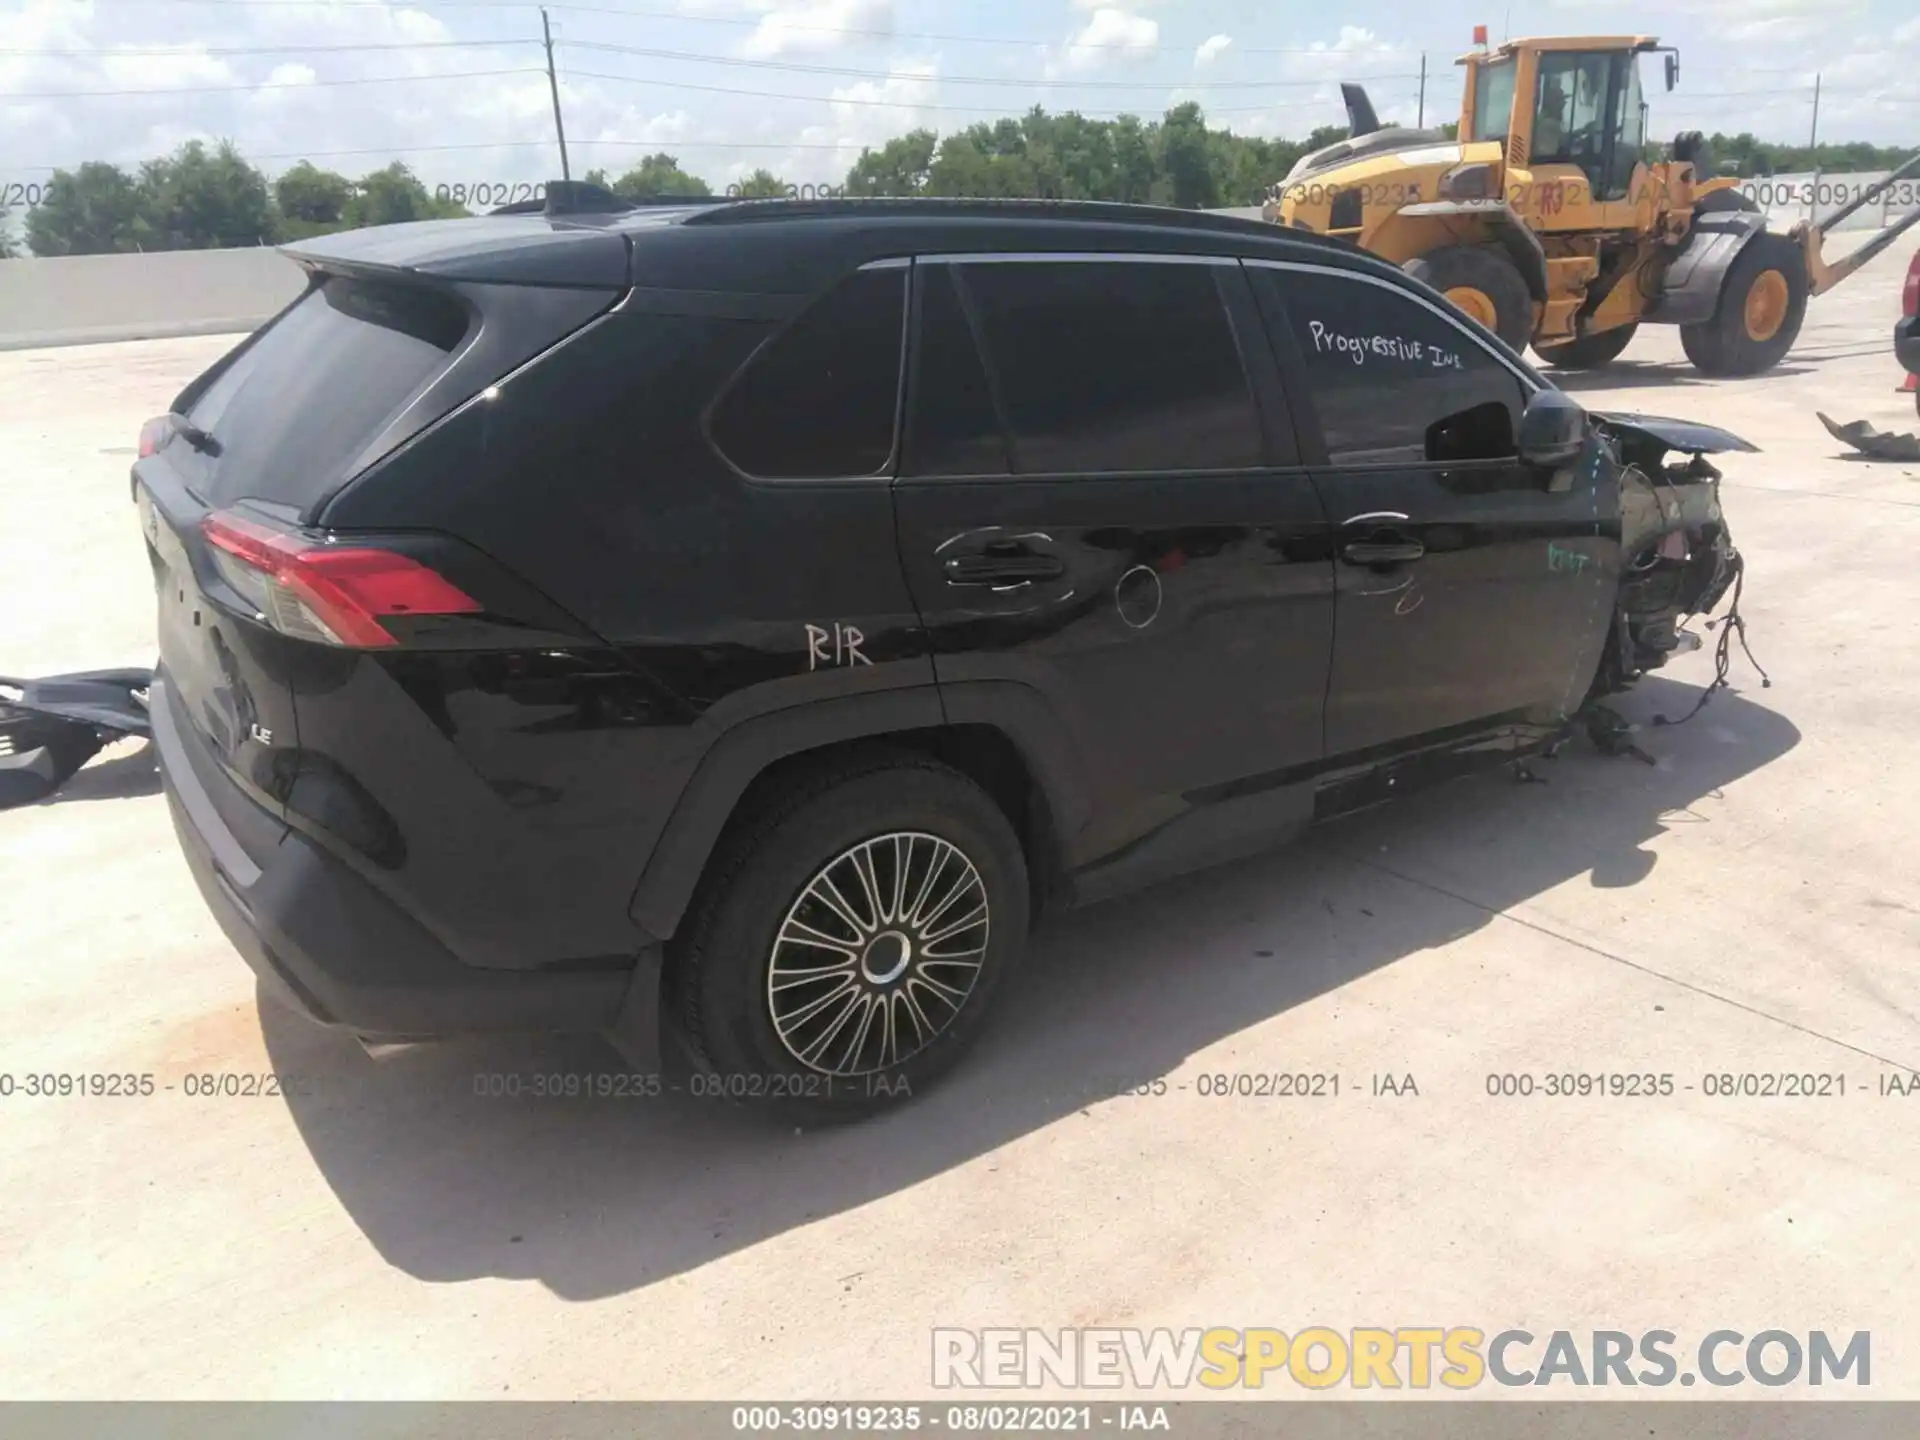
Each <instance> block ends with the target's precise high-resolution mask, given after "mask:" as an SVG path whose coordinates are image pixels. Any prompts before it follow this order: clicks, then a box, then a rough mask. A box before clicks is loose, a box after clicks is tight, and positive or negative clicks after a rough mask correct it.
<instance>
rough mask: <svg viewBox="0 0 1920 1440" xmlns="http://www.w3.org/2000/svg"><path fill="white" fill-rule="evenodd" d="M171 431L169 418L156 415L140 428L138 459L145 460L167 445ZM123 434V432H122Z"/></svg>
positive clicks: (171, 426)
mask: <svg viewBox="0 0 1920 1440" xmlns="http://www.w3.org/2000/svg"><path fill="white" fill-rule="evenodd" d="M172 429H173V419H172V417H171V416H167V415H158V416H155V417H154V418H153V419H151V420H149V421H147V423H146V424H144V425H142V426H141V427H140V458H141V459H142V460H144V459H146V458H147V456H149V455H151V454H153V452H154V451H156V450H158V449H159V448H160V447H161V446H162V445H164V444H166V443H167V435H168V433H169V432H170V431H171V430H172ZM122 433H124V432H122Z"/></svg>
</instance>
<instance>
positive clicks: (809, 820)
mask: <svg viewBox="0 0 1920 1440" xmlns="http://www.w3.org/2000/svg"><path fill="white" fill-rule="evenodd" d="M896 832H911V833H913V834H916V835H919V836H922V837H931V840H938V841H941V842H944V843H945V844H947V845H949V846H952V847H953V848H954V849H955V850H956V851H958V853H959V854H960V855H961V856H963V857H964V858H965V860H966V861H967V862H968V863H969V864H970V865H971V866H972V867H973V872H974V874H975V875H976V876H977V878H978V881H979V885H980V888H981V889H983V890H984V892H985V901H986V919H985V923H984V924H983V925H982V926H981V927H979V934H978V935H977V937H976V935H975V934H973V933H972V932H962V933H961V934H960V935H959V936H958V937H950V938H949V939H948V940H945V941H940V942H937V943H938V944H940V945H941V946H943V947H951V946H952V945H953V944H955V943H960V944H962V945H971V944H973V943H974V942H975V940H976V939H977V941H978V943H979V944H980V945H981V946H982V947H983V948H982V949H981V951H980V954H979V965H978V968H977V970H974V971H972V972H971V974H972V977H973V978H972V982H971V986H970V988H968V989H967V990H966V993H965V995H964V998H963V999H962V1000H961V1001H960V1002H959V1003H958V1004H957V1005H953V1006H949V1007H947V1010H946V1012H944V1014H937V1013H936V1009H937V1005H936V1002H937V991H934V990H932V989H930V988H928V986H927V984H926V983H925V982H926V978H927V976H928V974H929V973H932V974H933V976H934V978H936V979H940V980H941V981H942V983H946V984H948V985H949V987H950V988H955V987H957V985H958V982H959V978H960V977H961V976H963V975H965V974H966V973H968V972H967V971H965V970H964V968H962V967H963V966H964V964H965V963H966V962H964V961H954V960H946V961H944V962H943V961H941V960H939V959H937V958H936V959H934V960H933V964H934V965H936V966H939V967H942V968H940V969H939V970H936V971H934V972H929V971H927V970H926V969H925V966H926V964H927V955H926V953H925V950H924V949H921V950H914V949H911V948H908V947H907V946H904V945H903V946H901V947H900V948H899V949H898V950H892V951H888V952H887V953H886V956H885V960H884V961H882V962H877V963H879V964H880V965H881V966H882V967H883V968H890V964H889V962H892V961H895V960H897V961H898V962H899V963H900V964H901V965H902V966H903V967H904V968H903V970H902V972H901V973H900V974H899V976H898V979H897V981H896V982H895V983H892V984H890V985H876V984H874V983H873V975H872V972H871V971H870V970H869V971H867V972H865V973H862V971H861V968H860V962H859V960H857V959H849V961H847V962H846V963H847V964H848V966H849V968H848V969H847V970H846V971H845V972H844V979H845V980H846V981H847V982H848V983H849V984H850V985H851V986H852V987H853V988H854V989H855V991H856V992H858V993H860V994H865V995H868V996H870V997H872V998H870V999H869V1000H868V1001H867V1008H866V1009H865V1010H860V1011H856V1012H855V1013H856V1014H857V1015H859V1016H861V1017H863V1018H864V1016H865V1015H867V1014H868V1013H869V1012H871V1013H873V1014H874V1015H876V1016H877V1015H878V1014H879V1013H880V1011H879V1000H878V997H879V996H880V995H883V994H884V995H885V996H886V997H887V998H886V1001H885V1004H886V1013H887V1014H888V1015H891V1016H895V1017H898V1019H899V1022H900V1024H901V1026H902V1027H903V1028H902V1029H901V1030H900V1032H899V1036H900V1043H899V1044H898V1045H897V1047H896V1051H897V1053H896V1055H895V1061H896V1063H891V1064H888V1063H885V1056H884V1054H881V1055H880V1058H881V1060H882V1063H881V1064H880V1065H879V1066H877V1067H873V1069H876V1070H877V1074H875V1073H868V1074H867V1075H865V1076H859V1075H855V1076H851V1077H835V1076H833V1075H832V1073H831V1072H832V1071H833V1070H834V1069H835V1068H848V1069H858V1068H859V1067H858V1064H857V1062H858V1061H859V1059H860V1057H861V1055H865V1054H867V1053H868V1050H867V1045H866V1040H867V1036H866V1033H865V1031H862V1032H861V1034H860V1035H859V1036H858V1037H855V1039H854V1040H849V1039H848V1038H847V1036H846V1035H843V1036H842V1037H841V1038H840V1039H839V1040H835V1041H834V1042H832V1043H831V1044H830V1045H829V1046H828V1047H827V1048H826V1050H825V1052H824V1053H823V1054H821V1055H819V1056H815V1057H813V1058H815V1059H816V1060H825V1061H829V1062H831V1061H833V1060H835V1059H836V1058H837V1057H836V1051H838V1050H839V1049H840V1048H841V1046H842V1044H843V1043H844V1044H845V1045H846V1047H847V1048H848V1049H849V1050H852V1049H854V1048H855V1045H856V1040H857V1042H858V1050H859V1054H855V1055H853V1057H852V1062H853V1063H850V1064H849V1065H848V1066H846V1067H836V1066H835V1065H834V1064H831V1063H829V1064H825V1065H810V1064H809V1063H807V1061H806V1060H803V1059H802V1058H801V1054H796V1053H795V1050H792V1049H789V1048H788V1042H787V1041H786V1040H783V1039H782V1038H781V1031H780V1029H779V1028H777V1027H776V1021H775V1016H774V1013H773V1003H774V1002H773V995H772V992H771V990H770V988H769V985H770V975H771V974H772V973H773V969H774V960H775V945H776V940H778V938H779V937H780V935H781V933H782V930H783V927H784V926H785V925H786V923H787V921H788V919H789V914H790V912H792V913H793V915H794V916H795V918H800V917H805V918H806V919H808V920H810V921H814V922H817V924H818V925H819V926H820V927H821V928H822V929H824V930H826V931H827V938H847V939H852V938H853V937H855V936H857V935H858V934H859V933H860V932H859V931H858V929H857V928H856V927H854V926H852V925H851V924H849V923H848V922H847V921H846V920H845V919H844V918H842V917H840V916H837V915H835V914H833V913H832V912H831V911H829V910H827V909H824V908H818V907H819V902H817V901H814V900H809V899H808V898H807V896H806V892H807V890H808V887H809V886H810V885H812V884H813V882H815V880H816V879H817V878H818V877H819V876H820V875H822V874H823V873H825V872H826V871H827V870H829V869H832V870H833V871H834V876H835V877H836V878H835V884H836V888H837V887H838V886H839V885H840V884H841V883H843V882H845V881H846V880H847V875H848V872H847V871H846V870H845V869H844V868H836V867H844V866H845V865H846V864H848V863H851V862H849V861H847V860H846V859H845V857H846V855H847V853H848V852H849V851H851V850H854V849H855V848H856V847H859V846H860V845H861V844H862V843H863V842H866V841H870V840H873V839H875V838H876V837H883V836H887V835H890V834H893V833H896ZM931 840H925V841H922V842H920V843H921V846H922V848H921V849H919V850H918V851H914V852H912V853H910V854H909V858H908V863H907V865H906V867H905V868H906V869H907V871H908V881H907V884H908V885H909V886H917V885H918V884H919V883H920V877H921V876H923V875H924V876H925V883H926V884H927V885H928V887H929V892H928V893H929V896H930V897H932V896H938V895H941V894H944V893H945V892H944V891H943V890H942V889H941V888H940V887H941V886H943V885H947V884H950V883H952V882H953V881H961V882H962V883H963V884H964V883H968V882H964V880H963V879H962V877H963V876H964V874H965V872H964V870H963V869H962V867H960V866H959V865H958V864H957V863H955V862H953V861H951V860H950V859H947V860H943V861H942V864H943V865H946V866H949V867H950V868H949V869H947V870H943V871H940V872H936V873H933V874H929V873H928V872H930V871H932V862H931V857H932V855H933V854H934V853H936V851H935V850H934V849H933V848H932V846H931ZM873 853H875V854H876V855H877V856H878V857H879V858H878V859H877V861H876V865H875V870H876V873H877V874H879V876H880V878H881V879H882V882H883V883H882V884H881V885H880V887H879V888H880V890H881V891H882V892H887V891H889V890H890V888H891V887H890V886H888V885H887V884H886V883H885V881H886V879H888V878H889V877H890V874H891V872H890V871H889V870H888V866H889V865H890V864H891V861H890V860H888V858H887V857H888V856H890V855H891V856H897V855H899V853H900V852H899V850H897V849H895V848H894V847H892V846H884V847H877V849H876V851H875V852H873ZM916 856H917V858H915V857H916ZM916 865H917V866H918V867H919V868H918V869H916V868H915V867H916ZM941 877H950V878H941ZM854 878H855V879H857V878H858V877H857V876H855V877H854ZM971 893H973V892H971V891H966V890H963V891H962V892H961V895H960V898H959V900H958V901H957V903H965V904H971V900H970V898H968V897H969V896H970V895H971ZM849 903H850V904H852V905H853V906H854V907H855V908H856V909H858V910H860V911H861V912H862V915H863V916H869V917H870V916H871V915H872V913H873V907H872V906H871V905H870V904H868V903H867V899H866V897H865V896H862V895H856V896H854V897H852V899H851V900H850V901H849ZM889 903H890V904H891V902H889ZM932 905H933V900H932V898H929V899H928V901H927V903H926V906H925V908H926V910H927V911H928V913H929V914H931V911H932ZM808 907H814V908H808ZM892 908H896V909H898V910H901V911H904V912H907V913H908V914H911V913H912V907H910V906H908V905H906V904H904V903H902V904H899V905H897V906H893V907H892ZM1028 915H1029V902H1028V880H1027V866H1026V858H1025V856H1024V854H1023V853H1022V851H1021V847H1020V841H1019V838H1018V837H1017V836H1016V835H1015V833H1014V830H1013V827H1012V825H1011V824H1009V823H1008V821H1007V817H1006V815H1005V814H1004V813H1003V812H1002V811H1001V809H1000V807H999V806H998V805H997V804H995V803H994V801H993V799H992V798H991V797H990V796H989V795H988V794H987V793H986V791H984V790H982V789H981V788H980V787H979V786H978V785H976V784H975V783H974V782H973V781H972V780H970V779H968V778H967V777H966V776H964V775H962V774H961V773H960V772H959V771H957V770H954V769H952V768H951V767H949V766H946V765H943V764H941V763H940V762H938V761H936V760H932V759H929V758H926V757H924V756H920V755H917V754H912V753H891V752H884V753H875V754H870V755H868V756H865V757H860V758H854V759H849V760H844V761H841V762H838V763H836V764H832V765H828V766H825V767H823V768H821V769H819V770H815V771H812V772H810V773H808V774H805V775H803V776H801V777H799V778H797V779H796V780H795V781H793V782H792V783H790V784H788V785H787V786H785V787H784V788H782V789H781V790H780V791H779V792H777V793H776V794H774V795H772V796H771V797H769V798H768V799H767V800H766V801H765V802H764V803H762V804H761V805H760V806H759V807H758V808H757V809H756V810H755V812H754V813H753V814H752V815H751V817H749V818H746V819H744V820H743V821H742V822H740V823H738V824H736V825H734V826H732V827H730V833H729V834H728V836H727V837H726V838H725V839H724V840H723V841H722V843H721V847H720V849H719V851H718V852H717V853H716V854H715V856H714V859H713V860H712V862H711V863H710V865H709V869H708V874H707V877H706V878H705V879H703V881H702V882H701V888H700V893H699V895H698V896H697V897H696V900H695V904H694V910H693V913H692V915H691V916H690V917H689V919H688V923H687V924H686V925H685V926H683V927H682V929H681V931H680V934H679V936H677V937H676V941H675V944H674V946H673V951H672V954H671V956H670V964H669V970H668V977H667V1010H668V1013H669V1015H670V1016H671V1017H672V1019H673V1022H674V1023H675V1025H676V1026H677V1028H678V1029H679V1031H680V1035H681V1038H682V1039H683V1040H684V1041H685V1042H686V1047H687V1049H688V1051H689V1052H690V1054H691V1058H692V1060H693V1062H694V1064H695V1066H696V1070H697V1072H698V1073H696V1075H694V1076H693V1077H692V1081H691V1088H693V1089H695V1090H696V1091H701V1092H704V1093H708V1094H714V1095H721V1096H732V1097H735V1098H741V1099H747V1100H754V1101H761V1100H764V1101H767V1102H770V1104H771V1106H772V1108H774V1109H776V1110H777V1111H778V1112H779V1113H781V1114H783V1115H788V1116H796V1117H805V1118H809V1119H815V1120H844V1119H852V1118H855V1117H858V1116H861V1115H865V1114H869V1113H872V1112H873V1111H876V1110H880V1109H884V1108H887V1107H888V1106H889V1105H891V1104H897V1103H900V1102H903V1101H905V1100H907V1099H910V1098H911V1097H912V1096H914V1095H917V1094H920V1093H921V1092H922V1091H923V1090H924V1089H925V1088H926V1087H927V1086H929V1085H930V1084H932V1083H933V1082H934V1081H935V1080H937V1079H938V1078H939V1077H940V1076H941V1075H942V1074H944V1073H945V1072H946V1071H947V1070H949V1069H950V1068H952V1066H953V1065H954V1064H955V1063H956V1062H957V1061H958V1060H959V1059H960V1058H961V1056H962V1055H963V1054H964V1053H965V1052H966V1050H967V1048H968V1047H969V1046H970V1045H971V1044H972V1042H973V1041H974V1039H975V1038H976V1037H977V1036H978V1034H979V1032H980V1030H981V1028H982V1026H983V1025H984V1023H985V1021H986V1019H987V1016H988V1013H989V1011H990V1010H991V1009H992V1005H993V1001H994V998H995V996H996V994H997V993H998V990H999V987H1000V983H1001V981H1002V980H1003V979H1004V978H1005V976H1006V974H1007V972H1008V971H1009V970H1011V969H1012V968H1013V966H1014V965H1015V964H1016V963H1017V961H1018V959H1019V957H1020V955H1021V953H1022V951H1024V949H1025V948H1026V939H1027V920H1028ZM856 918H861V917H856ZM960 918H961V919H964V918H965V915H964V914H962V915H961V916H960ZM953 919H954V916H953V913H952V912H951V911H949V913H947V914H945V915H942V916H940V918H939V920H938V921H937V922H935V924H934V925H933V926H930V927H928V928H927V929H926V930H922V929H919V928H917V927H915V925H914V924H913V923H912V922H911V921H901V922H900V933H902V934H904V933H906V932H907V931H912V932H913V938H914V940H915V941H919V940H920V939H922V937H924V936H925V935H927V934H929V933H934V932H936V931H937V928H939V927H944V926H945V925H947V924H949V923H950V922H952V921H953ZM881 926H884V928H885V929H887V930H889V931H890V930H891V929H892V925H891V924H888V923H887V922H885V921H884V920H883V921H882V922H881ZM881 926H876V928H881ZM828 927H835V928H830V929H829V928H828ZM880 943H881V942H880V940H879V938H878V937H877V936H876V938H875V939H874V940H873V941H871V942H869V945H868V947H867V950H866V958H867V959H868V960H869V961H871V960H872V957H873V956H874V955H875V954H876V953H878V952H876V951H875V950H874V949H873V947H874V946H876V945H879V944H880ZM851 948H852V949H854V950H858V948H859V947H858V946H853V947H851ZM795 950H796V947H795V946H794V945H793V943H792V942H790V941H789V942H786V943H785V944H784V945H783V946H782V949H781V956H782V963H783V964H784V963H786V961H787V959H788V958H790V957H794V955H795ZM832 954H833V952H831V951H827V950H825V949H815V948H813V947H801V948H800V949H799V959H800V961H801V963H802V964H803V965H804V966H805V967H806V968H813V967H814V965H815V963H816V961H817V962H818V963H820V964H830V965H835V966H837V965H838V964H840V963H841V962H839V961H835V960H832V959H831V956H832ZM839 978H841V977H840V976H825V977H823V978H822V979H820V980H813V981H801V982H797V983H793V984H790V985H788V986H787V987H785V988H786V989H787V991H788V992H789V995H790V996H791V998H789V999H788V1000H787V1001H785V1002H784V1003H785V1004H786V1005H787V1006H788V1007H789V1013H788V1015H787V1016H785V1017H783V1018H784V1019H785V1020H786V1021H787V1022H788V1033H789V1034H790V1035H791V1036H793V1037H794V1040H795V1045H796V1048H797V1049H798V1050H799V1051H800V1052H802V1053H804V1052H806V1051H808V1049H809V1048H810V1046H811V1044H812V1043H813V1042H814V1040H815V1039H816V1038H817V1035H818V1033H819V1027H820V1026H825V1025H827V1024H828V1023H830V1022H831V1021H832V1019H833V1018H834V1017H835V1016H837V1015H839V1014H840V1011H841V1009H842V1008H843V1007H840V1006H839V1004H838V1002H837V1001H831V1000H830V1001H827V1002H826V1003H825V1008H824V1009H823V1011H822V1018H821V1019H820V1021H819V1025H818V1026H815V1027H814V1028H812V1029H809V1028H808V1024H811V1022H807V1023H806V1024H800V1025H795V1024H794V1023H793V1015H792V1009H793V1007H794V1006H796V1005H798V1006H802V1007H804V1006H805V1005H806V1004H809V1003H812V1002H814V1001H816V1000H819V999H820V998H821V996H823V995H825V994H827V993H828V991H827V989H826V988H825V987H828V986H831V985H834V984H835V983H836V982H837V980H838V979H839ZM794 992H797V994H796V993H794ZM907 1001H912V1002H913V1003H916V1004H918V1005H919V1007H920V1010H921V1013H922V1014H923V1015H924V1016H925V1017H926V1018H927V1019H928V1021H929V1026H928V1028H929V1029H930V1030H932V1031H933V1032H934V1033H933V1034H932V1038H931V1039H929V1040H926V1041H925V1042H924V1043H923V1044H922V1045H921V1046H920V1048H918V1049H913V1050H912V1051H911V1053H907V1052H908V1049H909V1042H910V1041H911V1040H912V1039H914V1038H917V1036H918V1028H917V1027H916V1036H914V1037H910V1036H908V1034H907V1032H906V1030H905V1028H904V1027H905V1026H906V1025H908V1024H911V1023H913V1022H912V1017H911V1015H910V1014H909V1013H908V1011H907V1010H905V1009H903V1008H902V1006H903V1005H905V1004H906V1002H907ZM850 1003H852V1004H854V1005H858V1004H860V1003H861V1002H860V1001H859V1000H858V999H855V1000H853V1001H852V1002H850ZM943 1019H944V1023H943V1024H942V1023H940V1022H941V1021H942V1020H943ZM859 1023H860V1022H859V1020H854V1019H849V1020H846V1021H845V1022H844V1026H845V1029H846V1030H847V1031H848V1032H849V1033H851V1031H852V1030H853V1028H854V1027H855V1026H856V1025H858V1024H859ZM879 1038H880V1044H881V1046H882V1047H884V1044H885V1041H884V1037H879ZM874 1053H876V1054H879V1053H880V1052H879V1051H876V1052H874Z"/></svg>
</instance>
